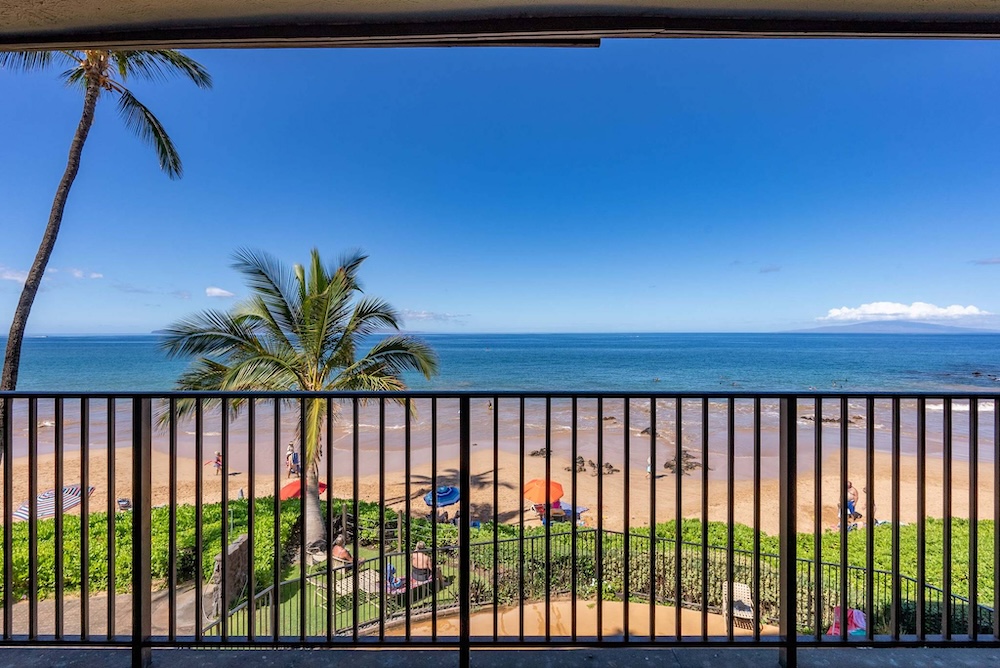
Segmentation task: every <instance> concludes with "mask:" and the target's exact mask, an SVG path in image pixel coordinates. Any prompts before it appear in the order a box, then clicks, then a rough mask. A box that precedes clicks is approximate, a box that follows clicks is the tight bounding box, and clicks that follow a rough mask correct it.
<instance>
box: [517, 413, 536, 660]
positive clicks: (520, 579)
mask: <svg viewBox="0 0 1000 668" xmlns="http://www.w3.org/2000/svg"><path fill="white" fill-rule="evenodd" d="M518 430H519V437H518V458H517V467H518V488H517V489H518V493H519V494H522V493H523V491H524V397H523V396H521V397H520V405H519V412H518ZM517 518H518V520H517V535H518V538H519V543H518V544H519V545H520V548H521V549H520V550H518V555H517V592H518V596H517V608H518V615H517V639H518V640H519V641H520V642H524V509H523V508H522V509H521V512H519V513H518V514H517ZM532 544H533V543H532Z"/></svg>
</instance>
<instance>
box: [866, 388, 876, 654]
mask: <svg viewBox="0 0 1000 668" xmlns="http://www.w3.org/2000/svg"><path fill="white" fill-rule="evenodd" d="M865 404H866V405H865V417H866V420H865V435H866V438H865V489H864V492H865V564H866V565H867V568H866V569H865V619H866V620H867V619H874V618H875V615H874V611H875V604H874V601H873V600H872V597H873V594H874V591H875V533H874V531H875V398H874V397H868V398H867V399H866V400H865ZM865 637H866V638H867V639H868V640H874V638H875V625H874V624H867V625H866V633H865Z"/></svg>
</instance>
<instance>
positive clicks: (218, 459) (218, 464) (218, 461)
mask: <svg viewBox="0 0 1000 668" xmlns="http://www.w3.org/2000/svg"><path fill="white" fill-rule="evenodd" d="M212 465H213V466H214V467H215V475H222V453H221V452H219V451H218V450H216V451H215V461H214V462H212Z"/></svg>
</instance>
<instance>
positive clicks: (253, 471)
mask: <svg viewBox="0 0 1000 668" xmlns="http://www.w3.org/2000/svg"><path fill="white" fill-rule="evenodd" d="M173 429H174V425H173V410H171V431H173ZM256 459H257V400H256V399H254V398H253V397H251V398H249V399H247V554H248V555H249V563H248V564H247V606H248V607H247V642H249V643H250V644H253V643H255V642H256V641H257V606H256V600H257V599H256V594H257V563H256V561H255V555H256V554H257V552H256V538H255V536H256V533H257V532H256V527H257V490H256V482H257V463H256ZM170 465H171V471H173V470H174V468H173V467H174V464H173V461H171V464H170ZM274 477H275V479H279V478H280V477H281V474H280V473H279V472H278V471H277V470H275V471H274ZM170 492H171V494H173V481H171V490H170ZM172 510H173V509H171V511H172ZM171 515H172V517H171V519H172V520H175V517H174V514H173V512H171ZM170 576H171V578H172V579H173V578H175V577H176V574H175V573H174V571H173V570H171V571H170ZM330 600H331V601H332V600H333V599H330ZM174 617H175V611H174V607H173V605H171V606H170V621H171V628H172V626H173V620H174Z"/></svg>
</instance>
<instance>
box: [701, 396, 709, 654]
mask: <svg viewBox="0 0 1000 668" xmlns="http://www.w3.org/2000/svg"><path fill="white" fill-rule="evenodd" d="M708 401H709V399H708V397H702V399H701V639H702V642H708V469H709V462H708Z"/></svg>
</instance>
